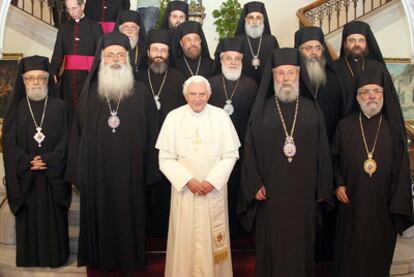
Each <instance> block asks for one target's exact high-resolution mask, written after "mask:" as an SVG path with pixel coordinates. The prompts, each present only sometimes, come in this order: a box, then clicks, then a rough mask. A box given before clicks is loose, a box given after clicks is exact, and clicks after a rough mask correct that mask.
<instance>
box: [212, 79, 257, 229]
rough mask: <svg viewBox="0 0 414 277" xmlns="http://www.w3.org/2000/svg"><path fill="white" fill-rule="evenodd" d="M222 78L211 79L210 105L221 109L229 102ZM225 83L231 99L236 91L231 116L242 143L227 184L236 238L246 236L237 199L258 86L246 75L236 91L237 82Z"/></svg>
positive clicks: (230, 219) (230, 216) (230, 213)
mask: <svg viewBox="0 0 414 277" xmlns="http://www.w3.org/2000/svg"><path fill="white" fill-rule="evenodd" d="M222 78H223V77H222V75H221V74H220V75H216V76H213V77H211V78H210V79H209V82H210V85H211V89H212V91H213V92H212V94H211V96H210V99H209V103H210V104H212V105H214V106H217V107H220V108H223V107H224V105H225V104H226V100H227V96H226V93H225V90H224V87H223V80H222ZM225 83H226V88H227V94H228V97H230V96H231V95H232V94H233V91H234V94H233V97H231V100H232V105H233V107H234V113H233V114H231V115H230V118H231V120H232V122H233V125H234V127H235V128H236V131H237V135H238V136H239V140H240V143H241V147H240V148H239V153H240V159H239V160H238V161H237V162H236V164H235V165H234V168H233V171H232V173H231V175H230V179H229V181H228V182H227V185H228V205H229V222H230V234H231V235H232V236H233V237H235V236H238V235H241V234H245V231H244V230H243V229H242V226H241V225H240V223H239V222H238V220H237V198H238V194H239V188H240V177H241V164H242V163H243V147H244V137H245V134H246V127H247V121H248V119H249V115H250V111H251V109H252V106H253V104H254V101H255V100H256V95H257V84H256V82H255V81H254V80H253V79H251V78H250V77H247V76H245V75H241V77H240V81H239V83H238V85H237V88H236V90H234V89H235V87H236V83H237V81H229V80H226V79H225Z"/></svg>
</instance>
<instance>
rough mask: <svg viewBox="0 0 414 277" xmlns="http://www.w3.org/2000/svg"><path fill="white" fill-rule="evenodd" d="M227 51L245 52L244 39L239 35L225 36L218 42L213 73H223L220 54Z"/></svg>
mask: <svg viewBox="0 0 414 277" xmlns="http://www.w3.org/2000/svg"><path fill="white" fill-rule="evenodd" d="M226 51H235V52H239V53H240V54H243V41H242V40H241V39H239V38H237V37H234V38H224V39H221V40H220V41H219V43H218V44H217V48H216V51H215V52H214V65H213V67H214V68H213V73H214V74H220V73H221V61H220V54H221V53H222V52H226Z"/></svg>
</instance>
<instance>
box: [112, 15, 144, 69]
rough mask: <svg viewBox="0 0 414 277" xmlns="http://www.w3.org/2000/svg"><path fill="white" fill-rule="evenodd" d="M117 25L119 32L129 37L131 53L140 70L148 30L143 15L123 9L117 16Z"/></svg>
mask: <svg viewBox="0 0 414 277" xmlns="http://www.w3.org/2000/svg"><path fill="white" fill-rule="evenodd" d="M117 25H118V30H119V32H121V33H123V34H124V35H126V36H128V38H129V43H130V45H131V49H132V50H131V53H130V54H131V55H132V56H133V58H134V63H135V65H136V70H138V68H139V67H140V64H141V61H142V59H143V56H144V55H145V41H146V31H145V29H144V28H143V26H142V24H141V17H140V15H139V13H138V12H136V11H131V10H126V11H121V12H120V13H119V15H118V18H117Z"/></svg>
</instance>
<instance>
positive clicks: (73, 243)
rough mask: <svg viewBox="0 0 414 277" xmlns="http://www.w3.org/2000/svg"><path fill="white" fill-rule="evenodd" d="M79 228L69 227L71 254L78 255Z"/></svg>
mask: <svg viewBox="0 0 414 277" xmlns="http://www.w3.org/2000/svg"><path fill="white" fill-rule="evenodd" d="M78 240H79V227H76V226H69V247H70V253H71V254H77V253H78Z"/></svg>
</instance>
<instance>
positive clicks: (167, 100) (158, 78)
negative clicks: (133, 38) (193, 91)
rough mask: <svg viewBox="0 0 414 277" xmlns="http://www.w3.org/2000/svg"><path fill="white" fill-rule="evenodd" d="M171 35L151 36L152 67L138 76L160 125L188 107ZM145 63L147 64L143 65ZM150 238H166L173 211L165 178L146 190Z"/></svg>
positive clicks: (165, 32)
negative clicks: (172, 61) (175, 65)
mask: <svg viewBox="0 0 414 277" xmlns="http://www.w3.org/2000/svg"><path fill="white" fill-rule="evenodd" d="M170 41H171V39H170V32H169V31H168V30H164V29H159V30H151V31H150V32H149V33H148V40H147V54H148V58H147V60H148V64H147V66H145V67H144V64H143V65H142V67H143V69H142V70H140V71H139V73H138V81H141V82H143V83H144V85H145V86H146V87H147V88H148V90H150V91H151V93H152V96H153V97H154V102H155V104H156V106H157V109H158V115H159V119H160V122H161V124H162V122H163V121H164V119H165V117H166V116H167V114H168V113H169V112H170V111H172V110H174V109H175V108H178V107H180V106H182V105H184V104H185V100H184V96H183V93H182V84H183V83H184V78H183V76H182V74H181V72H179V71H177V70H176V69H174V68H171V67H170V66H169V63H170V62H169V61H170V57H171V55H170V54H171V51H170ZM143 63H145V62H143ZM146 190H147V191H146V194H147V199H148V200H147V201H146V206H147V211H146V214H147V217H146V220H147V235H149V236H164V237H165V236H166V235H167V230H168V215H169V211H170V203H169V202H170V198H171V184H170V183H169V182H168V180H166V179H165V178H163V179H162V180H160V181H159V182H157V183H156V184H152V185H151V186H148V187H147V188H146Z"/></svg>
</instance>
